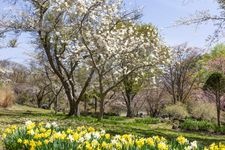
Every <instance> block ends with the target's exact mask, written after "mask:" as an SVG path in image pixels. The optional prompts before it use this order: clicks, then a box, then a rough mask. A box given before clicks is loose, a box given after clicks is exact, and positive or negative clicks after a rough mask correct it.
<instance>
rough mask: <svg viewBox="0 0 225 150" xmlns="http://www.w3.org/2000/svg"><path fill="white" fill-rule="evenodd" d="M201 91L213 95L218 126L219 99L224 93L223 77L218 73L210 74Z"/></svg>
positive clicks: (224, 78)
mask: <svg viewBox="0 0 225 150" xmlns="http://www.w3.org/2000/svg"><path fill="white" fill-rule="evenodd" d="M203 90H204V91H206V92H209V93H210V94H213V95H214V97H215V101H216V108H217V124H218V126H220V110H221V97H222V96H223V95H224V93H225V76H224V75H223V74H222V73H220V72H214V73H212V74H211V75H210V76H209V78H208V79H207V80H206V82H205V84H204V86H203Z"/></svg>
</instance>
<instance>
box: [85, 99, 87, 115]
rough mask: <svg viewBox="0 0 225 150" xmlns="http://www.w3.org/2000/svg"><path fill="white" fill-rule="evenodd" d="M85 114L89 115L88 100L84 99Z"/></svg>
mask: <svg viewBox="0 0 225 150" xmlns="http://www.w3.org/2000/svg"><path fill="white" fill-rule="evenodd" d="M84 113H87V99H86V98H84Z"/></svg>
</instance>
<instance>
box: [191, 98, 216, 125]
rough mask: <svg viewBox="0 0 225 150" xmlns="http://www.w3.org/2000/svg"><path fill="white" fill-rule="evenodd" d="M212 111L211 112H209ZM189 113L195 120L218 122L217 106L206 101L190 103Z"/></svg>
mask: <svg viewBox="0 0 225 150" xmlns="http://www.w3.org/2000/svg"><path fill="white" fill-rule="evenodd" d="M209 110H210V111H209ZM188 111H189V113H190V115H191V116H192V117H193V118H196V119H200V120H208V121H212V120H216V106H215V104H213V103H209V102H204V101H190V102H189V103H188Z"/></svg>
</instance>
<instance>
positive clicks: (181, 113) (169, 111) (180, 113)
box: [163, 103, 189, 119]
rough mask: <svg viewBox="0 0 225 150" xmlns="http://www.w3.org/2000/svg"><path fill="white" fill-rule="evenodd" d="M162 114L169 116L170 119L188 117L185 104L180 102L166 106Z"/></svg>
mask: <svg viewBox="0 0 225 150" xmlns="http://www.w3.org/2000/svg"><path fill="white" fill-rule="evenodd" d="M163 115H164V116H169V117H170V118H172V119H185V118H187V117H189V114H188V110H187V106H186V105H184V104H182V103H177V104H175V105H169V106H166V107H165V108H164V110H163Z"/></svg>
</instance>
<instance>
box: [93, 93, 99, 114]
mask: <svg viewBox="0 0 225 150" xmlns="http://www.w3.org/2000/svg"><path fill="white" fill-rule="evenodd" d="M94 99H95V113H97V109H98V100H97V98H96V97H94Z"/></svg>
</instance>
